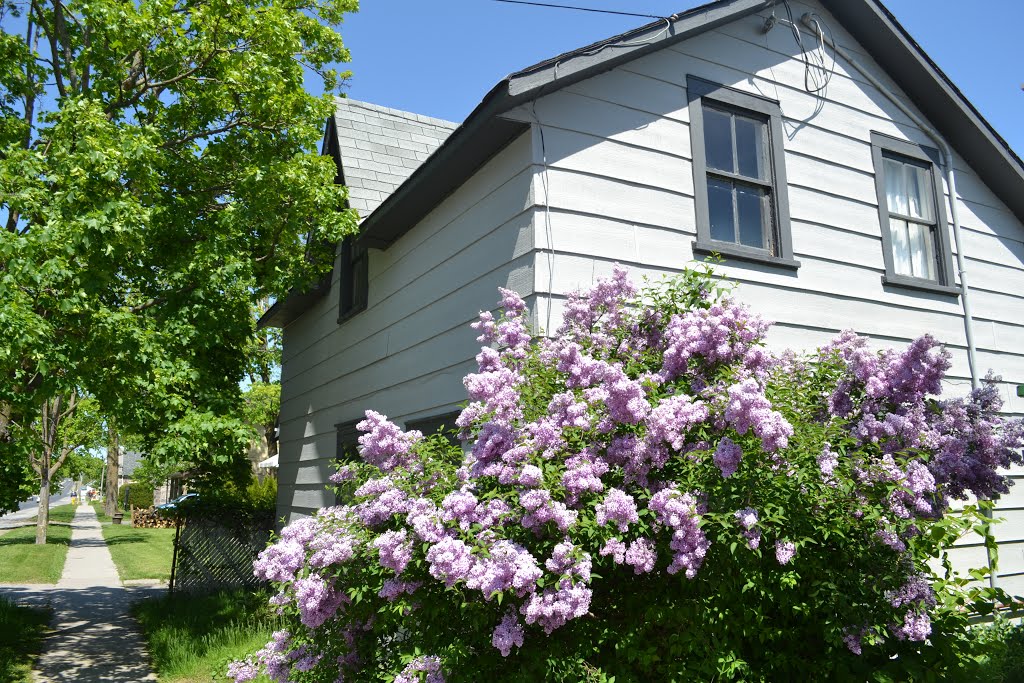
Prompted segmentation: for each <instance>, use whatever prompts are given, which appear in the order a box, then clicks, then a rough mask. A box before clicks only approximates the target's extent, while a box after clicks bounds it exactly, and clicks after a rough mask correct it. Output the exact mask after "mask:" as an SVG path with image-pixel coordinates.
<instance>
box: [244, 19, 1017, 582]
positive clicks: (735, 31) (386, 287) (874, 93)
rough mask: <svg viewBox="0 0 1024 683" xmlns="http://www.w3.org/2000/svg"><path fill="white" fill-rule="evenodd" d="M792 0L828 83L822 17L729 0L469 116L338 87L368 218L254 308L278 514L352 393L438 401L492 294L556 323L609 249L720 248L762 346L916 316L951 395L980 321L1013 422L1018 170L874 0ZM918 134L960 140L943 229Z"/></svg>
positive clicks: (635, 261) (938, 168)
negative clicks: (276, 406) (264, 333)
mask: <svg viewBox="0 0 1024 683" xmlns="http://www.w3.org/2000/svg"><path fill="white" fill-rule="evenodd" d="M789 5H790V6H791V8H792V10H793V14H794V16H795V17H796V18H797V21H798V22H799V21H800V17H801V16H802V15H804V14H805V13H808V12H810V13H813V14H814V16H815V17H816V18H817V21H818V23H819V25H820V26H821V27H822V29H823V30H822V34H823V35H824V36H826V37H834V40H835V42H836V43H837V44H838V45H839V46H840V48H841V50H843V51H844V52H845V53H848V54H847V57H848V58H849V59H847V58H843V57H839V58H838V60H837V62H836V64H835V67H834V73H833V72H832V70H831V69H830V67H831V58H832V55H833V50H832V49H831V48H829V49H827V51H826V53H827V59H826V60H825V69H824V70H817V69H812V70H811V71H810V73H808V70H809V69H810V66H809V60H810V56H811V51H812V50H813V49H814V48H816V47H817V46H818V45H819V41H818V38H817V36H818V33H817V31H814V32H813V37H812V32H811V31H805V32H803V33H802V41H803V43H804V48H805V49H806V52H805V51H804V49H801V48H800V47H798V45H797V42H796V39H795V37H794V34H793V31H792V30H791V27H790V26H787V25H784V23H782V20H783V18H784V17H786V12H785V11H784V8H783V6H782V5H779V6H778V7H777V8H776V7H775V3H774V2H769V1H763V0H723V1H721V2H714V3H711V4H708V5H704V6H702V7H699V8H697V9H694V10H690V11H687V12H683V13H681V14H678V15H675V16H673V17H672V18H670V19H667V20H665V21H660V22H654V23H652V24H650V25H648V26H645V27H642V28H639V29H637V30H635V31H632V32H629V33H626V34H623V35H621V36H617V37H615V38H612V39H609V40H608V41H604V42H603V43H599V44H596V45H592V46H588V47H586V48H582V49H580V50H577V51H575V52H570V53H567V54H563V55H560V56H558V57H555V58H552V59H551V60H548V61H546V62H542V63H540V64H537V65H535V66H532V67H529V68H528V69H525V70H523V71H520V72H517V73H514V74H512V75H510V76H509V77H507V78H506V79H504V80H502V81H501V82H500V83H499V84H498V85H497V86H495V87H494V89H492V90H491V91H490V92H489V93H488V94H487V95H486V97H485V98H484V100H483V102H482V103H481V104H480V105H479V106H478V107H477V108H476V110H475V111H474V112H473V113H472V114H470V116H469V118H467V119H466V121H465V122H464V123H462V124H461V125H460V126H458V127H456V126H455V124H449V123H446V122H443V121H437V120H436V119H428V118H425V117H421V116H417V115H414V114H409V113H404V112H396V111H394V110H390V109H386V108H382V107H376V106H374V105H368V104H363V103H359V102H353V101H346V100H339V102H338V114H337V116H336V117H335V119H333V120H332V121H330V122H329V124H328V127H327V138H326V141H325V153H328V154H332V155H333V156H334V157H335V159H336V160H337V162H338V168H339V178H338V180H339V182H344V183H345V184H347V185H348V186H349V187H350V188H351V200H350V201H351V204H352V206H353V207H355V208H357V209H358V210H359V213H360V216H361V217H362V225H361V232H360V235H359V236H358V238H349V239H346V240H345V241H344V242H343V243H342V244H341V245H340V247H339V250H338V258H337V261H336V263H335V268H334V272H333V277H332V278H331V279H330V281H329V282H326V281H325V283H323V285H322V286H321V287H319V288H317V289H316V290H314V291H312V292H309V293H307V294H304V295H301V296H298V295H297V296H293V297H290V298H289V299H287V300H285V301H282V302H279V303H278V304H277V305H275V306H274V307H273V309H272V310H271V311H269V312H268V314H267V316H265V318H264V320H263V324H265V325H275V326H280V327H283V329H284V361H283V371H282V414H281V454H280V473H279V484H280V488H279V491H280V493H279V496H280V497H279V502H278V512H279V514H280V515H284V516H287V517H288V518H291V519H294V518H295V517H297V516H301V515H305V514H309V513H311V512H312V511H313V510H314V509H315V508H317V507H318V506H321V505H324V504H328V503H331V502H333V497H332V496H331V495H330V494H329V493H327V492H326V491H325V490H324V483H325V481H326V479H327V476H328V475H329V474H330V471H331V470H330V464H331V462H332V461H333V460H334V459H335V458H336V457H337V456H338V454H339V453H342V452H343V451H344V450H345V449H348V448H351V447H352V443H353V441H354V438H355V436H356V433H355V429H354V424H355V421H357V420H358V419H359V418H360V416H361V415H362V414H363V412H364V411H365V410H366V409H368V408H372V409H374V410H378V411H380V412H383V413H385V414H387V415H388V416H389V417H391V418H392V419H394V420H396V421H397V422H399V423H402V424H405V425H406V427H421V426H424V425H425V424H427V423H429V424H434V425H436V424H438V423H439V422H444V421H447V420H450V419H451V418H450V415H451V413H452V411H454V410H456V409H457V407H458V404H459V403H460V402H461V401H463V400H464V399H465V391H464V389H463V386H462V383H461V378H462V377H463V375H465V374H466V373H467V372H469V371H471V370H473V369H474V368H475V364H474V362H473V360H472V359H473V356H474V354H475V353H476V352H477V344H476V342H475V336H476V335H475V333H474V332H472V331H471V330H470V329H469V327H468V325H469V323H470V322H471V321H472V320H473V319H474V318H475V316H476V314H477V311H479V310H480V309H490V308H493V307H494V305H495V302H496V300H497V293H496V288H497V287H499V286H504V287H510V288H512V289H515V290H516V291H518V292H519V293H520V294H522V295H523V296H524V297H525V298H526V301H527V303H528V304H529V305H530V308H531V312H532V315H533V320H534V323H535V325H536V326H537V327H538V328H543V329H546V330H551V329H554V328H555V327H557V325H558V323H559V320H560V311H561V309H562V306H563V305H564V301H565V297H566V294H567V293H569V292H570V291H572V290H575V289H577V288H580V287H586V286H588V285H589V284H590V283H591V282H593V281H594V279H595V278H597V277H599V276H602V275H606V274H609V273H610V272H611V269H612V266H613V264H614V263H615V262H618V263H621V264H623V265H625V266H627V267H628V268H630V270H632V271H633V272H634V273H635V274H636V275H638V276H639V275H644V274H652V275H656V274H659V273H671V272H678V271H679V270H680V269H682V268H684V267H686V266H687V264H689V263H690V262H691V261H692V260H693V259H701V258H703V257H704V256H705V255H707V254H708V253H709V252H710V251H712V250H714V251H718V252H720V253H722V254H723V255H724V256H725V257H726V261H725V263H723V264H722V265H720V266H716V270H718V271H719V272H721V273H722V274H724V275H727V276H729V277H730V278H732V279H734V280H735V281H736V282H738V283H739V290H738V295H739V297H740V299H741V300H743V301H744V302H746V303H748V304H749V305H750V306H751V307H752V308H753V309H754V310H756V311H757V312H758V313H761V314H762V315H764V316H766V317H768V318H770V319H773V320H775V321H777V324H776V325H775V327H774V328H773V330H772V332H771V334H770V337H769V341H770V343H771V344H772V345H773V346H776V347H781V346H785V347H793V348H798V349H812V348H815V347H817V346H819V345H821V344H823V343H825V342H827V341H828V340H829V339H831V338H832V337H833V336H834V335H835V334H836V333H838V332H839V331H840V330H843V329H847V328H852V329H855V330H856V331H858V332H860V333H863V334H867V335H870V336H871V337H872V338H873V339H874V340H875V342H876V344H877V345H879V346H886V345H901V344H905V343H907V342H908V341H909V340H911V339H913V338H915V337H917V336H919V335H921V334H922V333H925V332H929V333H931V334H933V335H934V336H936V337H938V338H939V339H941V340H943V341H944V342H946V343H947V344H948V348H949V349H950V351H951V352H952V354H953V368H952V371H951V375H952V378H953V382H952V385H953V386H951V389H950V392H951V393H961V392H966V391H967V390H968V389H969V387H970V382H971V377H972V368H971V365H970V363H969V362H968V358H969V352H968V349H969V346H971V345H970V344H969V343H968V333H967V330H968V328H969V329H970V331H971V337H972V341H973V345H974V346H976V362H975V364H974V365H975V367H974V368H973V372H974V373H975V374H976V375H978V374H980V375H981V376H984V374H985V372H986V371H987V370H988V369H989V368H991V369H992V370H994V371H995V372H996V373H998V374H1001V375H1002V376H1003V378H1004V379H1003V383H1002V385H1001V386H1000V389H1001V391H1002V394H1003V396H1004V398H1005V399H1006V406H1005V410H1006V411H1007V412H1008V413H1010V414H1016V415H1021V414H1024V399H1022V398H1019V397H1018V396H1017V392H1016V385H1017V384H1018V383H1024V164H1022V162H1021V160H1020V159H1019V158H1018V157H1017V156H1016V155H1015V154H1014V153H1013V151H1012V150H1010V149H1009V147H1008V146H1007V144H1006V143H1005V142H1004V141H1003V140H1002V138H1000V137H999V135H998V134H997V133H996V132H995V131H994V130H993V129H992V128H991V126H989V124H988V123H987V122H986V121H985V120H984V119H982V117H981V116H980V114H979V113H978V112H977V111H976V110H975V109H974V108H973V107H972V106H971V104H970V103H969V102H968V101H967V100H966V99H965V98H964V96H963V95H962V94H961V93H960V92H959V91H958V90H957V89H956V87H955V86H954V85H953V84H952V83H950V82H949V80H948V79H947V78H946V76H945V75H944V74H943V73H942V72H941V71H939V69H938V67H936V66H935V64H934V63H933V62H932V61H931V60H930V59H929V58H928V57H927V55H925V54H924V52H923V51H922V50H921V48H920V47H919V46H918V45H917V44H916V43H915V42H914V41H913V39H912V38H911V37H910V36H909V35H907V33H906V32H905V30H904V29H903V28H902V27H901V26H900V25H899V24H898V23H897V22H896V20H895V19H894V18H893V17H892V15H891V14H890V13H889V12H888V11H887V10H886V9H885V8H884V7H883V6H882V5H881V4H880V3H879V2H877V0H821V2H820V3H819V2H798V1H795V0H794V1H792V2H790V3H789ZM773 17H774V18H775V20H776V21H777V23H776V25H775V26H774V28H772V29H771V30H770V31H767V32H766V30H765V29H766V22H770V21H771V20H772V18H773ZM851 60H852V62H855V63H856V64H858V65H860V66H861V68H862V69H864V71H865V73H862V72H861V71H858V70H857V69H856V68H855V67H854V66H852V65H851ZM829 76H830V77H829ZM826 78H827V83H824V84H823V81H825V80H826ZM818 86H822V87H820V88H819V87H818ZM880 88H884V89H886V90H888V91H891V92H892V93H893V94H894V97H895V98H896V99H897V101H898V103H899V104H897V103H895V102H894V101H893V100H892V99H890V98H889V97H888V96H887V95H886V94H884V92H883V90H882V89H880ZM927 129H934V130H935V131H937V136H938V137H939V138H940V141H941V146H945V145H946V144H948V145H949V146H950V147H951V148H952V150H953V167H954V174H955V184H956V189H957V192H956V194H957V202H956V209H957V214H958V217H959V222H960V223H961V224H962V228H961V230H960V231H959V232H960V233H961V236H960V241H959V243H958V244H957V243H956V239H955V235H954V230H953V228H952V219H953V215H952V212H951V209H950V206H949V203H948V201H946V195H947V193H948V191H949V187H948V183H947V180H946V178H945V177H944V172H945V169H944V166H943V165H942V163H941V162H942V158H941V156H940V154H941V151H940V150H941V146H940V143H939V142H936V140H934V139H933V136H931V135H930V134H929V133H928V132H927ZM442 143H443V144H442ZM428 155H429V157H428ZM413 169H415V171H413ZM410 174H411V175H410ZM406 176H408V177H406ZM958 247H959V248H961V249H962V251H963V255H964V257H965V264H966V270H967V272H968V276H969V282H968V284H969V285H970V287H969V291H964V290H963V288H962V286H961V277H960V275H959V270H960V269H959V266H958V263H957V260H956V251H957V249H958ZM968 304H969V306H970V308H972V309H973V322H972V323H971V324H969V325H968V323H967V320H968V319H967V316H966V315H965V308H966V307H968ZM424 421H426V422H424ZM1014 474H1015V475H1016V476H1019V477H1021V478H1024V472H1015V473H1014ZM999 505H1000V508H1001V510H1002V511H1001V512H1000V513H999V514H1000V516H1002V517H1005V518H1007V520H1008V521H1007V523H1005V524H1003V525H1000V526H998V527H997V528H996V532H995V533H996V535H997V537H998V538H999V540H1000V541H1001V543H1002V544H1003V548H1002V552H1001V556H1000V583H1001V585H1003V586H1004V587H1005V588H1007V589H1008V590H1011V591H1012V592H1015V593H1018V594H1020V593H1024V485H1021V486H1017V487H1016V488H1015V489H1014V490H1013V491H1012V492H1011V493H1010V494H1009V495H1008V496H1005V497H1004V498H1003V499H1002V500H1001V501H1000V503H999ZM956 559H957V561H958V562H960V563H961V565H964V564H966V565H970V566H979V565H983V564H984V563H985V561H986V556H985V551H984V548H983V547H981V546H979V545H977V544H969V545H965V546H963V547H961V548H958V549H957V550H956Z"/></svg>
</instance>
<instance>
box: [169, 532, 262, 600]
mask: <svg viewBox="0 0 1024 683" xmlns="http://www.w3.org/2000/svg"><path fill="white" fill-rule="evenodd" d="M273 523H274V519H273V516H272V515H267V516H266V517H265V518H264V517H256V518H249V519H245V520H244V521H243V520H238V519H235V520H232V519H224V518H216V517H213V516H209V515H200V514H195V515H187V516H184V517H180V518H179V519H178V524H177V527H176V531H175V535H174V563H173V566H172V568H171V585H170V590H171V592H172V593H209V592H213V591H218V590H225V589H233V588H250V587H254V586H256V585H257V584H258V583H259V581H258V580H257V579H256V577H255V576H253V573H252V563H253V561H254V560H255V559H256V556H257V555H259V553H260V551H261V550H263V549H264V548H266V547H267V541H268V540H270V533H271V529H272V528H273Z"/></svg>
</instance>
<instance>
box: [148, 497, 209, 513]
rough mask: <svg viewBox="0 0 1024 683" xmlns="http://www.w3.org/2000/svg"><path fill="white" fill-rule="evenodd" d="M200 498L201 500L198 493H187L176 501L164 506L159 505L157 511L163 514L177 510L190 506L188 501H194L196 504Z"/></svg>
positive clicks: (168, 502)
mask: <svg viewBox="0 0 1024 683" xmlns="http://www.w3.org/2000/svg"><path fill="white" fill-rule="evenodd" d="M198 498H199V494H198V493H186V494H185V495H182V496H178V497H177V498H175V499H174V500H169V501H167V502H166V503H164V504H163V505H157V506H156V509H157V510H159V511H161V512H163V511H171V510H177V509H178V508H179V507H183V505H184V506H187V505H189V503H187V502H186V501H193V502H195V501H197V500H198Z"/></svg>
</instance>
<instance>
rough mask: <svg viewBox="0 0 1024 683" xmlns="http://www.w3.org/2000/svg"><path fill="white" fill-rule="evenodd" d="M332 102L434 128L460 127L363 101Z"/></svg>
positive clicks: (342, 99)
mask: <svg viewBox="0 0 1024 683" xmlns="http://www.w3.org/2000/svg"><path fill="white" fill-rule="evenodd" d="M334 102H335V104H337V105H341V104H344V105H346V106H347V107H348V108H349V109H363V110H365V111H372V112H374V113H375V114H383V115H386V116H393V117H395V118H398V119H405V120H409V119H412V120H415V121H419V122H420V123H423V124H426V125H432V126H436V127H438V128H449V129H455V128H458V126H459V125H460V124H459V122H457V121H448V120H446V119H439V118H437V117H436V116H427V115H426V114H418V113H416V112H412V111H405V110H402V109H395V108H394V107H386V106H384V105H381V104H374V103H373V102H365V101H363V100H354V99H352V98H349V97H335V98H334Z"/></svg>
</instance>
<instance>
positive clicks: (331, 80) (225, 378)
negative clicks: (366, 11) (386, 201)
mask: <svg viewBox="0 0 1024 683" xmlns="http://www.w3.org/2000/svg"><path fill="white" fill-rule="evenodd" d="M355 9H357V0H297V1H296V2H291V3H275V2H267V1H266V0H243V1H241V2H238V1H234V0H212V1H209V0H178V1H173V0H172V1H162V0H141V1H138V2H123V1H119V0H90V1H89V2H81V1H76V0H72V1H71V2H64V1H62V0H52V2H50V3H46V2H36V1H35V0H32V1H31V2H11V1H9V0H0V223H2V224H3V226H4V229H3V230H2V231H0V329H3V330H5V334H4V338H3V340H2V341H0V449H2V450H0V463H2V465H0V469H2V471H3V481H5V482H6V481H7V480H8V479H17V476H16V475H17V474H18V473H19V472H20V471H22V470H23V468H21V469H19V468H20V465H19V464H18V463H20V462H21V460H22V459H24V457H25V455H26V452H27V451H37V450H38V449H39V448H40V444H41V441H42V434H41V433H40V432H39V430H38V429H35V428H34V427H33V425H39V424H40V423H41V416H42V414H43V411H44V407H45V406H47V405H48V404H50V405H51V407H52V404H53V402H54V401H63V403H64V405H67V404H68V403H67V402H68V398H69V397H70V396H72V395H74V394H83V393H84V394H88V395H90V396H91V397H93V398H94V399H95V400H96V401H97V403H98V405H99V406H100V409H101V411H102V412H103V413H104V414H106V415H111V416H116V418H117V421H118V424H119V427H120V428H121V429H123V430H125V431H126V432H132V433H136V434H139V435H143V438H144V440H145V441H146V442H147V443H146V446H147V448H148V450H150V451H151V452H152V453H153V454H154V455H155V456H157V457H184V456H186V455H187V456H188V457H191V458H195V459H198V460H199V461H200V462H205V463H208V464H210V465H211V466H218V465H221V466H226V465H227V464H228V461H230V460H231V459H232V458H233V457H235V456H236V455H237V454H238V453H239V452H241V451H243V450H244V446H245V445H246V443H245V442H246V441H247V439H248V435H249V432H248V431H247V430H245V429H243V425H242V424H241V422H240V420H239V418H238V415H239V400H240V398H239V391H238V383H239V381H240V380H241V379H242V377H243V375H244V373H245V371H246V363H247V360H246V348H247V345H250V344H251V338H252V335H253V332H254V319H253V317H252V315H251V310H252V306H253V305H256V304H257V303H258V302H260V301H265V300H267V299H268V298H274V297H277V298H280V297H283V296H285V295H286V294H287V293H288V292H289V291H290V290H292V289H293V288H303V287H306V286H308V285H310V284H311V283H312V282H315V281H317V280H318V279H319V278H321V277H322V276H323V275H324V273H325V272H326V270H327V269H329V268H330V267H331V265H332V263H333V248H334V246H333V245H334V244H335V243H336V241H337V240H338V239H339V238H340V237H341V236H343V235H344V234H347V233H348V232H351V231H352V230H354V229H355V221H354V217H353V214H352V213H351V212H350V211H348V210H345V209H344V201H345V191H344V188H342V187H341V186H338V185H335V184H334V179H335V176H336V173H337V170H336V168H335V167H334V163H333V161H332V160H331V159H330V158H329V157H323V156H320V155H319V154H318V150H317V149H316V147H317V144H318V143H319V141H320V139H321V135H322V126H323V122H324V120H325V119H326V117H327V116H328V115H329V114H330V113H331V111H332V104H331V99H330V95H329V94H327V95H323V96H319V97H317V96H312V95H310V94H309V93H307V92H306V90H305V88H304V79H305V78H307V77H310V76H311V77H313V78H316V79H320V80H322V82H323V84H324V87H325V91H326V92H328V93H330V92H332V91H334V90H336V89H337V88H338V87H339V85H340V84H341V83H343V82H344V79H345V78H346V77H347V74H346V73H339V72H338V71H337V70H335V68H334V65H335V64H337V63H340V62H346V61H348V59H349V54H348V51H347V49H346V48H345V46H344V44H343V42H342V39H341V37H340V35H339V34H338V33H337V32H336V31H335V30H334V27H335V26H337V25H338V24H339V23H340V22H341V21H342V18H343V14H344V13H345V12H348V11H354V10H355ZM48 414H49V415H50V417H51V418H52V417H53V415H54V414H55V413H54V412H53V410H50V412H49V413H48ZM56 414H57V415H60V414H62V413H61V411H57V413H56ZM4 489H5V492H9V491H11V490H13V483H12V484H5V487H4ZM9 504H10V502H9V500H7V499H4V498H3V496H2V495H0V506H9Z"/></svg>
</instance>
